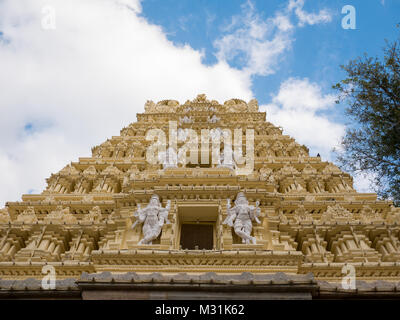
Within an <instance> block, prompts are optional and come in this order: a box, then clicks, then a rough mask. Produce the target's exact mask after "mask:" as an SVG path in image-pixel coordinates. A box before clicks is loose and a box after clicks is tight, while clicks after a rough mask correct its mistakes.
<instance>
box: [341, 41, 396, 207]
mask: <svg viewBox="0 0 400 320" xmlns="http://www.w3.org/2000/svg"><path fill="white" fill-rule="evenodd" d="M399 46H400V39H399V40H397V41H395V42H393V43H387V44H386V47H385V49H384V58H383V59H379V58H376V57H375V58H371V57H368V56H367V55H364V56H363V57H359V58H357V59H355V60H352V61H350V62H349V63H348V65H345V66H341V68H342V69H343V70H344V71H346V73H347V78H346V79H344V80H342V81H341V82H340V83H338V84H336V85H335V86H333V88H334V89H336V90H338V92H339V100H338V103H339V102H340V101H345V102H346V103H347V108H346V114H347V115H348V116H349V119H350V120H351V123H350V125H349V126H348V128H347V130H346V134H345V136H344V137H343V139H342V142H341V146H342V148H343V150H340V151H338V150H336V152H337V155H338V162H339V164H340V165H341V166H342V168H343V169H345V170H348V171H350V172H352V173H353V174H360V173H362V174H366V175H368V176H371V177H373V178H371V179H372V181H371V182H372V183H373V184H374V185H375V190H376V192H377V193H378V195H379V196H381V197H382V198H384V199H393V200H394V201H395V203H396V204H397V205H399V204H400V48H399Z"/></svg>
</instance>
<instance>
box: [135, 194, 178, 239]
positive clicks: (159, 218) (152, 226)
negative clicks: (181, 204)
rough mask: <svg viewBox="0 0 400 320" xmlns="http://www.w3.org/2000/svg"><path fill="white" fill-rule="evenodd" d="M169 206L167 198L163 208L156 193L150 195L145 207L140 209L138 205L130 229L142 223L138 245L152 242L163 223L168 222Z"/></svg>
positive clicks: (158, 233)
mask: <svg viewBox="0 0 400 320" xmlns="http://www.w3.org/2000/svg"><path fill="white" fill-rule="evenodd" d="M170 206H171V200H168V202H167V206H166V207H165V208H163V207H162V206H161V203H160V200H159V198H158V196H157V195H153V196H152V197H151V199H150V202H149V204H148V205H147V207H146V208H144V209H141V208H140V205H138V210H137V211H136V212H135V213H134V214H133V216H134V217H135V218H136V219H137V220H136V221H135V223H134V224H133V225H132V229H134V228H135V227H136V225H137V224H140V223H143V229H142V231H143V239H142V240H140V241H139V243H138V244H139V245H142V244H152V242H153V240H155V239H157V238H158V236H159V235H160V233H161V229H162V227H163V225H164V224H170V222H169V220H168V212H169V208H170Z"/></svg>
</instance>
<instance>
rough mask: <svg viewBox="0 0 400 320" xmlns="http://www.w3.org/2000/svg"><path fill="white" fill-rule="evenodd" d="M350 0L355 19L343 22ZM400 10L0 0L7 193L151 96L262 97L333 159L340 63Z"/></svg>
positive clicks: (384, 2) (301, 1) (312, 0)
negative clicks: (346, 25)
mask: <svg viewBox="0 0 400 320" xmlns="http://www.w3.org/2000/svg"><path fill="white" fill-rule="evenodd" d="M345 5H352V6H354V8H355V9H356V29H355V30H344V29H343V28H342V18H343V17H344V15H343V14H342V13H341V11H342V8H343V6H345ZM399 13H400V1H398V0H357V1H356V0H354V1H339V0H329V1H328V0H320V1H318V0H280V1H278V0H269V1H266V0H264V1H262V0H252V1H250V0H241V1H239V0H232V1H227V0H218V1H216V0H191V1H189V0H175V1H172V0H96V1H94V0H68V1H65V0H24V1H20V0H1V1H0V70H1V72H0V87H1V88H2V90H0V110H1V112H2V117H1V118H0V172H1V173H2V174H1V182H0V207H1V206H2V204H4V203H5V202H6V201H16V200H19V199H20V197H21V194H24V193H41V192H42V190H43V189H44V188H45V186H46V182H45V178H47V177H49V176H50V175H51V173H55V172H57V171H59V170H60V169H62V168H63V167H64V166H65V165H66V164H68V163H70V162H71V161H77V160H78V158H79V157H87V156H90V155H91V148H92V147H93V146H95V145H98V144H100V143H102V142H104V141H105V140H106V139H108V138H110V137H111V136H113V135H119V132H120V129H121V128H123V127H125V126H127V125H129V124H130V123H131V122H134V121H136V113H140V112H143V110H144V104H145V102H146V101H147V100H153V101H155V102H157V101H160V100H164V99H175V100H178V101H180V102H181V103H183V102H185V101H186V100H188V99H193V98H194V97H195V96H196V95H197V94H199V93H206V94H207V96H208V97H209V98H210V99H215V100H218V101H219V102H220V103H223V102H224V101H226V100H229V99H231V98H240V99H243V100H246V101H249V100H250V99H252V98H256V99H258V101H259V104H260V110H261V111H265V112H267V120H268V121H270V122H272V123H273V124H275V125H277V126H281V127H283V129H284V134H288V135H291V136H292V137H294V138H295V139H296V140H297V141H298V142H299V143H301V144H305V145H306V146H307V147H309V148H310V154H311V155H316V154H317V153H320V154H321V156H322V159H323V160H327V161H334V155H333V154H332V152H331V151H332V148H333V147H335V146H336V145H337V143H338V141H339V140H340V137H341V136H342V135H343V133H344V132H345V128H346V126H345V124H346V119H345V117H344V115H343V109H344V106H343V105H339V106H338V105H336V104H335V100H336V98H337V97H336V96H335V92H334V91H333V90H332V89H331V87H332V85H333V84H335V83H336V82H338V81H340V80H341V79H343V77H344V74H343V72H342V71H341V70H340V68H339V65H341V64H346V63H347V62H348V61H349V60H350V59H353V58H356V57H357V56H360V55H362V54H363V53H364V52H367V53H368V54H369V55H371V56H381V55H382V48H383V47H384V45H385V39H387V40H389V41H393V40H395V39H396V38H397V36H398V34H399V28H396V24H397V23H400V14H399ZM316 133H318V134H316ZM355 183H356V188H357V190H358V191H361V192H368V191H370V190H371V188H370V187H369V185H368V181H366V180H365V179H363V178H357V179H356V180H355Z"/></svg>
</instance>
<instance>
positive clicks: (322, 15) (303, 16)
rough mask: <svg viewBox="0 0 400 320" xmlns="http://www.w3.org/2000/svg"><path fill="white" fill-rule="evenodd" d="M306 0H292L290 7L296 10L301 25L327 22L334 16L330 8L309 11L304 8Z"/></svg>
mask: <svg viewBox="0 0 400 320" xmlns="http://www.w3.org/2000/svg"><path fill="white" fill-rule="evenodd" d="M303 7H304V0H290V2H289V6H288V9H289V10H294V12H295V14H296V16H297V18H298V19H299V26H304V25H306V24H309V25H314V24H318V23H327V22H330V21H331V20H332V16H331V14H330V13H329V11H328V10H326V9H322V10H320V11H319V12H318V13H308V12H306V11H304V10H303Z"/></svg>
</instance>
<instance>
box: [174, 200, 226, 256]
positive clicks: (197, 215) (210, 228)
mask: <svg viewBox="0 0 400 320" xmlns="http://www.w3.org/2000/svg"><path fill="white" fill-rule="evenodd" d="M217 219H218V207H216V206H207V205H203V206H196V205H182V206H178V225H179V235H178V238H177V240H178V243H177V244H178V246H179V248H181V249H183V250H185V249H188V250H212V249H215V248H216V247H217V241H216V240H217V239H216V230H215V228H216V222H217Z"/></svg>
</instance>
